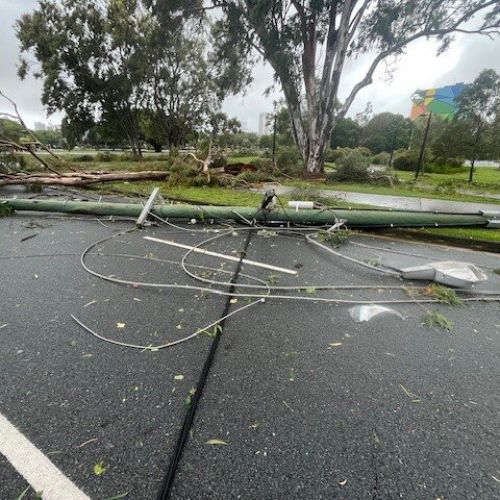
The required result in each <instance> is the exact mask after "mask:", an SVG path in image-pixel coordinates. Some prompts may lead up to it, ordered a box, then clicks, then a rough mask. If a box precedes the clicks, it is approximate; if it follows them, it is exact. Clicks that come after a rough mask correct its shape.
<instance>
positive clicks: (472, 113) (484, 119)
mask: <svg viewBox="0 0 500 500" xmlns="http://www.w3.org/2000/svg"><path fill="white" fill-rule="evenodd" d="M456 103H457V106H458V111H457V114H456V117H457V119H465V120H468V121H469V122H470V133H471V135H472V136H473V138H474V140H473V149H472V154H471V156H470V172H469V182H472V180H473V178H474V165H475V163H476V160H477V159H478V155H479V153H480V151H481V148H482V143H483V141H484V139H485V131H486V129H487V128H488V127H489V126H490V125H492V124H493V123H494V122H495V120H496V118H497V116H498V114H499V112H500V75H498V74H497V73H496V72H495V71H494V70H492V69H487V70H484V71H482V72H481V73H480V74H479V76H478V77H477V78H476V79H475V80H474V82H473V83H471V84H469V85H466V86H465V89H464V90H463V92H462V93H461V94H460V95H459V96H458V97H457V98H456Z"/></svg>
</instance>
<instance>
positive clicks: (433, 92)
mask: <svg viewBox="0 0 500 500" xmlns="http://www.w3.org/2000/svg"><path fill="white" fill-rule="evenodd" d="M464 86H465V85H464V84H463V83H456V84H455V85H448V86H446V87H439V88H435V89H427V90H417V91H416V92H415V94H414V95H413V96H412V98H411V100H412V101H413V106H412V108H411V114H410V118H411V119H412V120H415V119H416V118H418V117H419V116H422V115H425V114H427V113H429V112H432V113H433V114H436V115H439V116H441V117H443V118H447V117H449V116H452V115H453V114H455V111H456V109H457V106H456V104H455V97H457V96H458V95H459V94H460V93H461V92H462V91H463V89H464Z"/></svg>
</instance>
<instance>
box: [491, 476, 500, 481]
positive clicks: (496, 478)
mask: <svg viewBox="0 0 500 500" xmlns="http://www.w3.org/2000/svg"><path fill="white" fill-rule="evenodd" d="M491 477H492V478H493V479H494V480H495V481H496V482H497V483H500V479H498V477H495V476H493V475H492V476H491Z"/></svg>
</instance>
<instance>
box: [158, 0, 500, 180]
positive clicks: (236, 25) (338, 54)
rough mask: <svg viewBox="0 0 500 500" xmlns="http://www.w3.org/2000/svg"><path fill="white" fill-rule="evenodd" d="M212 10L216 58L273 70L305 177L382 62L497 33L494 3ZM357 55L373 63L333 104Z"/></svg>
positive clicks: (365, 2) (250, 3)
mask: <svg viewBox="0 0 500 500" xmlns="http://www.w3.org/2000/svg"><path fill="white" fill-rule="evenodd" d="M168 4H169V2H164V1H162V0H157V5H158V6H159V7H161V6H162V5H163V6H167V5H168ZM211 6H212V8H214V7H218V8H220V9H222V11H223V13H224V16H222V17H221V19H219V20H218V21H216V26H217V28H218V32H219V35H220V37H219V47H220V48H221V57H227V56H228V55H230V57H232V58H233V62H234V63H235V65H236V64H239V67H240V69H241V70H242V71H243V73H244V74H246V73H247V72H248V66H249V60H248V58H246V57H245V55H247V56H249V57H250V55H251V54H252V52H253V53H255V51H257V52H258V53H259V54H260V55H261V56H262V58H263V59H264V60H265V61H267V62H268V63H269V64H270V65H271V66H272V68H273V69H274V72H275V77H276V79H277V80H278V81H279V82H280V84H281V87H282V90H283V93H284V96H285V99H286V104H287V108H288V111H289V113H290V118H291V121H292V131H293V137H294V140H295V143H296V145H297V147H298V148H299V151H300V153H301V156H302V159H303V161H304V168H305V171H306V172H309V173H317V172H322V171H323V166H324V155H325V148H326V145H327V143H328V140H329V138H330V132H331V130H332V127H333V126H334V125H335V124H336V123H337V122H338V121H339V120H340V119H341V118H342V117H344V116H345V114H346V113H347V111H348V110H349V108H350V107H351V105H352V103H353V101H354V100H355V98H356V96H357V95H358V93H359V92H360V90H362V89H363V88H364V87H366V86H368V85H370V84H371V83H372V81H373V76H374V73H375V71H376V70H377V68H378V67H379V65H380V63H381V62H383V61H385V60H386V59H387V58H389V57H397V56H400V55H402V54H403V53H404V50H405V48H406V47H407V46H408V44H410V43H411V42H413V41H415V40H418V39H421V38H425V39H431V38H434V39H437V40H438V41H439V42H440V45H439V49H438V53H442V52H444V51H445V50H446V49H447V48H448V46H449V45H450V43H451V42H452V40H453V36H454V34H456V33H461V34H464V33H465V34H471V33H478V34H485V35H488V36H494V35H498V28H499V26H500V6H499V3H498V0H467V1H464V0H212V2H211ZM165 8H166V7H165ZM191 8H193V7H192V6H191ZM200 9H201V7H200ZM201 10H202V9H201ZM230 48H231V49H232V50H229V49H230ZM239 55H240V56H242V57H241V58H239V59H238V56H239ZM361 55H365V56H366V57H371V62H370V63H369V64H368V66H367V68H366V72H365V74H364V76H363V77H362V78H361V79H360V80H359V81H358V82H357V83H356V84H355V85H354V86H353V87H352V88H350V89H343V90H344V91H343V92H342V94H345V95H347V97H346V99H345V100H344V102H343V103H339V101H338V95H339V89H340V88H341V83H342V76H343V73H344V71H345V64H346V61H347V60H349V59H351V60H352V59H355V58H356V57H358V56H361ZM360 64H361V63H360ZM235 67H236V66H233V68H232V70H233V72H235V71H236V70H235Z"/></svg>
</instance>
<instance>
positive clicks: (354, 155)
mask: <svg viewBox="0 0 500 500" xmlns="http://www.w3.org/2000/svg"><path fill="white" fill-rule="evenodd" d="M356 149H357V148H356ZM369 165H370V161H369V158H368V157H366V156H364V155H363V154H361V153H360V152H358V151H356V150H353V151H352V152H351V153H349V154H347V155H346V156H344V157H343V158H340V159H339V160H337V170H336V172H335V173H334V174H332V175H331V176H329V177H328V180H330V179H333V180H336V181H341V182H351V181H353V182H367V181H369V180H370V173H369V172H368V167H369Z"/></svg>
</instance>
